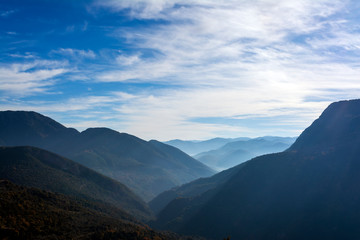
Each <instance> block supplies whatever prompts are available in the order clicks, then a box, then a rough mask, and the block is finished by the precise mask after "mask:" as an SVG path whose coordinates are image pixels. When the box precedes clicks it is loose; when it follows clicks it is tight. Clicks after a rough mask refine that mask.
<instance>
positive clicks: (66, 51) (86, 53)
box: [51, 48, 96, 59]
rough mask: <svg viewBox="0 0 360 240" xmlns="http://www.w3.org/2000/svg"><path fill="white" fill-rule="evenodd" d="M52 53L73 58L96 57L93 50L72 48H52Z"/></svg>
mask: <svg viewBox="0 0 360 240" xmlns="http://www.w3.org/2000/svg"><path fill="white" fill-rule="evenodd" d="M51 53H52V54H54V53H55V54H60V55H64V56H70V57H72V58H91V59H94V58H95V57H96V54H95V53H94V51H92V50H82V49H72V48H60V49H58V50H52V51H51Z"/></svg>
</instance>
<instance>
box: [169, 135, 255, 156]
mask: <svg viewBox="0 0 360 240" xmlns="http://www.w3.org/2000/svg"><path fill="white" fill-rule="evenodd" d="M249 139H250V138H247V137H239V138H220V137H218V138H212V139H208V140H204V141H200V140H180V139H175V140H170V141H166V142H164V143H166V144H168V145H171V146H173V147H176V148H178V149H180V150H181V151H183V152H185V153H187V154H189V155H190V156H195V155H197V154H199V153H202V152H207V151H211V150H215V149H218V148H220V147H222V146H224V145H225V144H227V143H230V142H235V141H240V140H243V141H246V140H249Z"/></svg>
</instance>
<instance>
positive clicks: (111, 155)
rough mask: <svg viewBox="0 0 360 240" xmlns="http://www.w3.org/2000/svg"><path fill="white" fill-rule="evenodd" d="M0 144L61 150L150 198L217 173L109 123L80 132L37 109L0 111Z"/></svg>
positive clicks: (54, 150) (176, 152) (64, 154)
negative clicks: (117, 128) (102, 126)
mask: <svg viewBox="0 0 360 240" xmlns="http://www.w3.org/2000/svg"><path fill="white" fill-rule="evenodd" d="M0 144H1V145H3V146H19V145H29V146H35V147H40V148H44V149H46V150H49V151H52V152H55V153H58V154H60V155H62V156H65V157H67V158H69V159H72V160H74V161H76V162H78V163H81V164H83V165H85V166H87V167H89V168H91V169H94V170H96V171H99V172H101V173H102V174H104V175H107V176H109V177H111V178H114V179H116V180H118V181H120V182H122V183H124V184H126V185H127V186H128V187H129V188H130V189H131V190H133V191H134V192H135V193H136V194H138V195H139V196H141V197H142V198H143V199H145V200H146V201H148V200H150V199H152V198H153V197H155V196H156V195H158V194H159V193H161V192H163V191H165V190H168V189H170V188H172V187H175V186H177V185H181V184H183V183H186V182H190V181H192V180H195V179H197V178H199V177H207V176H210V175H212V174H213V173H215V172H214V171H213V170H212V169H210V168H209V167H207V166H205V165H204V164H201V163H199V162H198V161H197V160H195V159H193V158H191V157H190V156H188V155H186V154H184V153H183V154H178V151H172V150H171V151H169V152H167V150H169V148H165V147H162V148H160V147H159V146H155V144H154V143H151V142H147V141H144V140H142V139H140V138H137V137H135V136H132V135H129V134H126V133H119V132H117V131H114V130H111V129H107V128H90V129H87V130H85V131H83V132H81V133H79V132H77V131H76V130H74V129H71V128H66V127H64V126H63V125H61V124H59V123H57V122H56V121H54V120H52V119H50V118H48V117H45V116H43V115H41V114H38V113H35V112H24V111H16V112H14V111H4V112H0ZM157 145H159V144H157ZM172 153H175V155H174V156H173V155H172ZM195 166H196V167H195Z"/></svg>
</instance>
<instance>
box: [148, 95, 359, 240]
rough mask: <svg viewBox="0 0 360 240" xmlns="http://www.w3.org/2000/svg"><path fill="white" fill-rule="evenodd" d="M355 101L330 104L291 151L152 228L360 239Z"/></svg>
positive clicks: (248, 166) (175, 209) (175, 206)
mask: <svg viewBox="0 0 360 240" xmlns="http://www.w3.org/2000/svg"><path fill="white" fill-rule="evenodd" d="M359 145H360V100H352V101H342V102H337V103H333V104H331V105H330V106H329V107H328V108H327V109H326V110H325V111H324V112H323V114H322V115H321V116H320V117H319V119H317V120H316V121H315V122H314V123H313V124H312V125H311V126H310V127H309V128H307V129H306V130H305V131H304V132H303V133H302V134H301V136H300V137H299V138H298V139H297V141H296V142H295V143H294V144H293V145H292V147H291V148H290V149H289V150H287V151H285V152H282V153H277V154H269V155H264V156H261V157H257V158H255V159H252V160H251V161H248V162H246V163H245V164H244V166H243V167H242V168H240V169H239V170H238V171H237V172H236V174H234V175H233V176H232V177H231V178H230V179H229V180H227V181H226V182H225V183H224V184H222V185H220V186H219V187H217V188H215V189H213V190H212V192H214V193H213V194H212V195H211V196H210V197H207V196H206V195H208V194H209V193H208V192H207V193H204V194H202V195H200V196H197V197H193V198H186V199H175V200H173V201H172V202H170V204H168V205H167V207H166V208H165V209H163V210H162V211H161V212H160V213H159V214H158V216H159V218H158V221H157V222H156V223H155V224H154V225H156V226H157V227H159V228H167V229H172V230H175V231H178V232H182V233H192V234H200V235H202V236H205V237H208V238H209V239H220V238H223V237H226V236H231V237H232V239H358V238H360V230H359V228H358V226H359V224H360V202H359V199H360V188H359V186H358V183H359V182H360V175H359V174H358V173H359V172H360V161H359V159H358V156H359V155H360V149H359V147H358V146H359Z"/></svg>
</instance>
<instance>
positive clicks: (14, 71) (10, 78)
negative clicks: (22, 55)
mask: <svg viewBox="0 0 360 240" xmlns="http://www.w3.org/2000/svg"><path fill="white" fill-rule="evenodd" d="M65 66H66V63H65V62H58V61H46V60H35V61H32V62H29V63H14V64H10V65H2V66H0V76H1V77H0V91H4V92H5V93H6V95H16V96H27V95H33V94H35V93H39V92H46V91H48V87H49V86H52V85H54V84H55V81H54V78H55V77H57V76H59V75H61V74H64V73H66V72H68V71H69V70H68V69H67V68H66V67H65Z"/></svg>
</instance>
